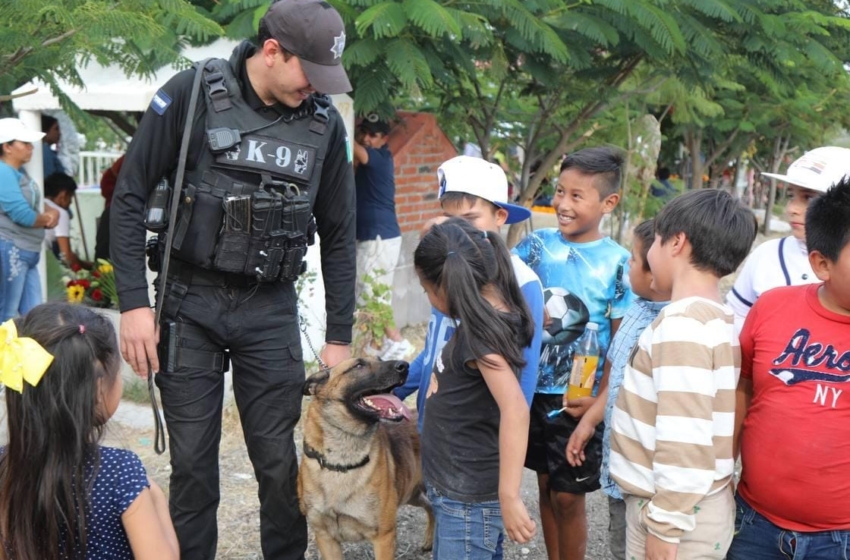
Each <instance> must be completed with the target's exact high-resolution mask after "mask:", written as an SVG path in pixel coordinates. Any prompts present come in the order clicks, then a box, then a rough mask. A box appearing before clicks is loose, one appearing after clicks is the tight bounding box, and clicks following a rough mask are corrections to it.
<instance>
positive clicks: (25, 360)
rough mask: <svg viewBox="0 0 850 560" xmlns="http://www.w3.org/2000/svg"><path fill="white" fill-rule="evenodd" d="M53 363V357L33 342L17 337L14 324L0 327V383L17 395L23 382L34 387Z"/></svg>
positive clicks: (10, 320)
mask: <svg viewBox="0 0 850 560" xmlns="http://www.w3.org/2000/svg"><path fill="white" fill-rule="evenodd" d="M51 363H53V356H52V355H51V354H50V352H48V351H47V350H45V349H44V348H42V347H41V344H39V343H38V342H36V341H35V340H33V339H31V338H28V337H23V338H19V337H18V329H17V328H15V322H14V321H13V320H12V319H9V320H8V321H6V322H5V323H3V324H2V325H0V383H2V384H3V385H5V386H6V387H8V388H9V389H12V390H15V391H17V392H19V393H22V392H23V391H24V381H25V380H26V382H27V383H29V384H30V385H32V386H33V387H35V386H36V385H38V382H39V381H41V378H42V376H43V375H44V372H45V371H47V368H48V367H50V364H51Z"/></svg>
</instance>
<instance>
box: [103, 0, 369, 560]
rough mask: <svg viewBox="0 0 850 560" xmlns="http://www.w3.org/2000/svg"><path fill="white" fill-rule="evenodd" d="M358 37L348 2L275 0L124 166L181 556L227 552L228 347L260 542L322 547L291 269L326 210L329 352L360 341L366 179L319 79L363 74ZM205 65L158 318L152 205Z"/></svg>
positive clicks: (121, 287) (126, 339)
mask: <svg viewBox="0 0 850 560" xmlns="http://www.w3.org/2000/svg"><path fill="white" fill-rule="evenodd" d="M344 45H345V33H344V27H343V22H342V19H341V18H340V16H339V14H338V13H337V12H336V10H334V9H333V8H332V7H331V6H330V5H329V4H327V3H326V2H323V1H320V0H280V1H278V2H277V3H274V4H272V6H271V8H270V9H269V11H268V12H267V13H266V15H265V16H264V17H263V18H262V20H261V21H260V24H259V31H258V42H257V45H256V46H255V45H253V44H251V43H250V42H247V41H246V42H244V43H242V44H241V45H239V46H238V47H237V48H236V49H235V50H234V52H233V55H232V56H231V58H230V60H229V61H225V60H212V61H209V62H208V63H207V64H206V65H204V66H201V65H199V64H196V65H195V67H193V68H192V69H189V70H186V71H184V72H181V73H179V74H177V75H176V76H174V77H173V78H172V79H171V80H169V82H168V83H166V84H165V85H164V86H163V87H162V89H160V90H159V91H158V92H157V94H156V96H155V97H154V99H153V101H152V102H151V105H150V107H149V109H148V110H147V112H146V113H145V115H144V118H143V119H142V121H141V122H140V124H139V128H138V131H137V133H136V135H135V136H134V138H133V142H132V143H131V145H130V147H129V149H128V150H127V154H126V159H125V161H124V165H123V167H122V169H121V174H120V177H119V179H118V184H117V187H116V191H115V195H114V199H113V203H112V223H111V254H112V256H113V259H114V266H115V273H116V280H117V284H118V292H119V300H120V305H121V328H120V338H121V352H122V355H123V356H124V359H125V360H127V362H129V363H130V365H131V366H132V367H133V369H134V370H135V371H136V373H137V374H138V375H140V376H142V377H146V376H147V375H148V371H153V372H158V374H157V375H156V378H155V379H156V384H157V386H158V387H159V389H160V393H161V398H162V405H163V409H164V414H165V419H166V424H167V427H168V433H169V448H170V453H171V466H172V474H171V484H170V498H169V507H170V510H171V516H172V519H173V521H174V526H175V528H176V530H177V536H178V539H179V541H180V549H181V557H182V558H184V560H186V559H188V560H194V559H212V558H214V557H215V553H216V540H217V530H216V510H217V508H218V503H219V468H218V453H219V441H220V438H221V410H222V398H223V391H224V376H223V372H224V371H225V370H226V368H227V364H228V360H229V362H230V364H231V365H232V370H233V389H234V394H235V397H236V405H237V407H238V409H239V415H240V419H241V422H242V429H243V432H244V435H245V440H246V443H247V447H248V454H249V456H250V458H251V462H252V463H253V466H254V472H255V475H256V477H257V480H258V482H259V497H260V531H261V539H262V550H263V555H264V557H265V558H274V559H276V560H279V559H289V558H293V559H294V558H303V555H304V551H305V550H306V547H307V527H306V521H305V519H304V517H303V516H302V515H301V513H300V512H299V510H298V499H297V495H296V477H297V460H296V453H295V448H294V442H293V429H294V427H295V425H296V423H297V422H298V419H299V417H300V413H301V398H302V396H301V386H302V384H303V381H304V364H303V361H302V349H301V345H300V333H299V326H298V320H297V317H298V315H297V297H296V293H295V288H294V284H293V280H295V279H296V278H297V276H298V274H299V273H300V272H301V271H302V266H303V265H302V259H303V254H304V251H305V249H306V245H307V243H308V242H309V238H310V237H311V234H312V233H313V232H312V228H313V226H312V225H311V224H313V223H315V227H317V229H318V234H319V237H320V239H321V259H322V271H323V276H324V283H325V293H326V310H327V331H326V341H325V346H324V348H323V350H322V352H321V354H322V356H321V357H322V359H323V360H324V361H325V362H326V363H328V364H330V365H333V364H335V363H338V362H340V361H342V360H343V359H346V358H348V357H349V356H350V349H349V343H350V341H351V327H352V323H353V311H354V281H355V256H354V252H355V249H354V247H355V221H354V215H355V200H354V192H355V190H354V179H353V172H352V166H351V162H350V155H348V154H350V150H349V149H348V148H349V147H348V138H347V136H346V133H345V129H344V126H343V122H342V119H341V117H340V116H339V113H338V112H337V111H336V110H335V109H334V108H333V106H332V105H331V104H330V102H329V99H328V98H327V97H325V96H324V95H319V94H318V93H317V92H321V93H322V94H334V93H343V92H347V91H350V89H351V86H350V84H349V81H348V78H347V76H346V74H345V71H344V69H343V67H342V64H341V62H342V51H343V48H344ZM198 72H202V73H203V76H202V78H203V79H202V83H201V85H200V94H199V95H198V97H197V98H196V99H197V108H196V110H195V111H194V121H193V124H192V128H191V137H190V138H191V142H190V144H189V150H188V158H187V163H186V173H185V180H184V181H183V184H182V190H181V198H180V204H179V215H178V219H177V223H176V224H175V225H174V226H175V227H174V228H173V233H172V237H173V238H172V239H170V240H168V239H163V235H160V244H159V245H160V248H165V247H166V246H170V250H171V255H172V257H171V258H172V260H171V265H170V267H169V272H168V282H167V287H166V289H165V298H164V301H165V302H164V306H163V310H162V320H161V323H160V325H159V327H160V330H159V331H158V332H157V331H156V330H155V329H154V313H153V311H152V310H151V307H150V302H149V299H148V295H147V286H146V282H145V270H144V269H145V225H144V222H143V216H144V215H146V213H145V205H146V201H147V200H148V197H149V194H150V193H152V192H154V189H155V188H156V187H157V185H158V184H159V183H160V179H161V178H166V179H170V180H171V181H172V182H173V181H174V177H175V170H176V169H177V167H178V159H179V158H178V153H179V148H180V145H181V140H182V131H183V127H184V125H185V123H186V118H187V110H188V107H189V106H190V103H191V101H192V95H191V92H192V88H193V85H194V80H195V77H196V73H198ZM313 217H315V222H314V221H313ZM165 237H167V236H165ZM160 252H161V251H160ZM157 285H161V279H158V280H157ZM157 350H159V352H157Z"/></svg>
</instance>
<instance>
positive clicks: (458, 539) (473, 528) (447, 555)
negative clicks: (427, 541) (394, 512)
mask: <svg viewBox="0 0 850 560" xmlns="http://www.w3.org/2000/svg"><path fill="white" fill-rule="evenodd" d="M426 487H427V490H428V498H429V499H430V500H431V507H432V508H433V510H434V518H435V520H436V522H437V527H436V531H435V534H434V556H433V560H501V559H502V541H503V540H504V535H505V526H504V524H503V523H502V508H501V506H500V505H499V502H498V500H497V501H492V502H479V503H474V504H468V503H465V502H458V501H456V500H452V499H451V498H447V497H445V496H443V495H442V494H440V493H439V492H438V491H437V490H436V489H435V488H434V487H433V486H431V485H430V484H426Z"/></svg>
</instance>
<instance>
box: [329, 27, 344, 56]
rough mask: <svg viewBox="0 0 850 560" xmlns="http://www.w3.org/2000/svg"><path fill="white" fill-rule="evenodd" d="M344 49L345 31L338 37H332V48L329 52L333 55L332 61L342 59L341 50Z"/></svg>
mask: <svg viewBox="0 0 850 560" xmlns="http://www.w3.org/2000/svg"><path fill="white" fill-rule="evenodd" d="M344 48H345V31H343V32H342V33H340V34H339V37H334V46H332V47H331V52H332V53H334V60H336V59H337V58H342V50H343V49H344Z"/></svg>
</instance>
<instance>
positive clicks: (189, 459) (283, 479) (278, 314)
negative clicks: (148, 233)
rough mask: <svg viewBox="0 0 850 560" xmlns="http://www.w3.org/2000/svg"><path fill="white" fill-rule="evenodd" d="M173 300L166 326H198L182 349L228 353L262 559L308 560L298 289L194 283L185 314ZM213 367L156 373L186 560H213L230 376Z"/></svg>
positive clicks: (172, 500)
mask: <svg viewBox="0 0 850 560" xmlns="http://www.w3.org/2000/svg"><path fill="white" fill-rule="evenodd" d="M169 288H170V287H169ZM169 292H172V290H171V289H169ZM172 293H173V292H172ZM170 303H172V305H166V306H165V309H166V310H167V311H168V312H169V314H170V316H166V314H165V313H164V314H163V320H164V321H169V320H170V321H177V322H184V323H187V324H189V325H193V326H195V327H200V329H192V331H193V336H192V337H191V338H192V340H185V341H184V346H185V347H187V348H190V349H194V350H208V351H211V352H220V351H222V350H228V351H229V353H230V360H231V367H232V371H233V390H234V394H235V397H236V406H237V407H238V409H239V416H240V419H241V422H242V431H243V433H244V434H245V441H246V443H247V446H248V455H249V457H250V458H251V463H252V464H253V465H254V474H255V476H256V477H257V481H258V482H259V486H260V489H259V498H260V533H261V539H262V550H263V556H264V557H265V558H267V559H272V558H273V559H275V560H288V559H302V558H304V552H305V550H306V549H307V522H306V520H305V519H304V517H303V516H302V515H301V512H300V511H299V509H298V496H297V491H296V484H297V475H298V462H297V458H296V454H295V444H294V441H293V430H294V428H295V425H296V424H297V423H298V419H299V418H300V415H301V387H302V385H303V383H304V363H303V361H302V358H301V338H300V334H299V330H298V321H297V310H296V306H297V298H296V295H295V289H294V287H293V285H292V284H291V283H288V284H281V283H270V284H263V285H261V286H259V287H257V286H254V287H241V288H232V287H227V286H224V285H220V286H206V285H204V286H198V285H191V286H190V288H189V290H188V292H187V293H186V294H185V296H184V297H183V298H182V301H179V307H177V306H176V305H175V304H176V302H175V301H174V300H172V301H171V302H170ZM175 307H176V312H175ZM198 331H200V332H198ZM194 339H197V340H194ZM163 369H164V368H163ZM210 369H211V368H201V367H197V366H194V365H191V364H190V365H185V364H184V365H178V366H177V367H175V368H174V371H168V372H164V373H160V374H159V375H157V376H156V384H157V386H158V387H159V389H160V393H161V395H162V405H163V411H164V413H165V421H166V425H167V427H168V435H169V449H170V452H171V467H172V473H171V487H170V497H169V509H170V510H171V517H172V520H173V522H174V527H175V529H176V530H177V538H178V540H179V541H180V557H181V558H183V560H201V559H203V560H207V559H209V560H212V559H213V558H215V555H216V542H217V536H218V531H217V526H216V510H217V509H218V504H219V466H218V458H219V457H218V456H219V443H220V441H221V410H222V399H223V396H224V375H223V374H222V373H220V372H218V371H210Z"/></svg>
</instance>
